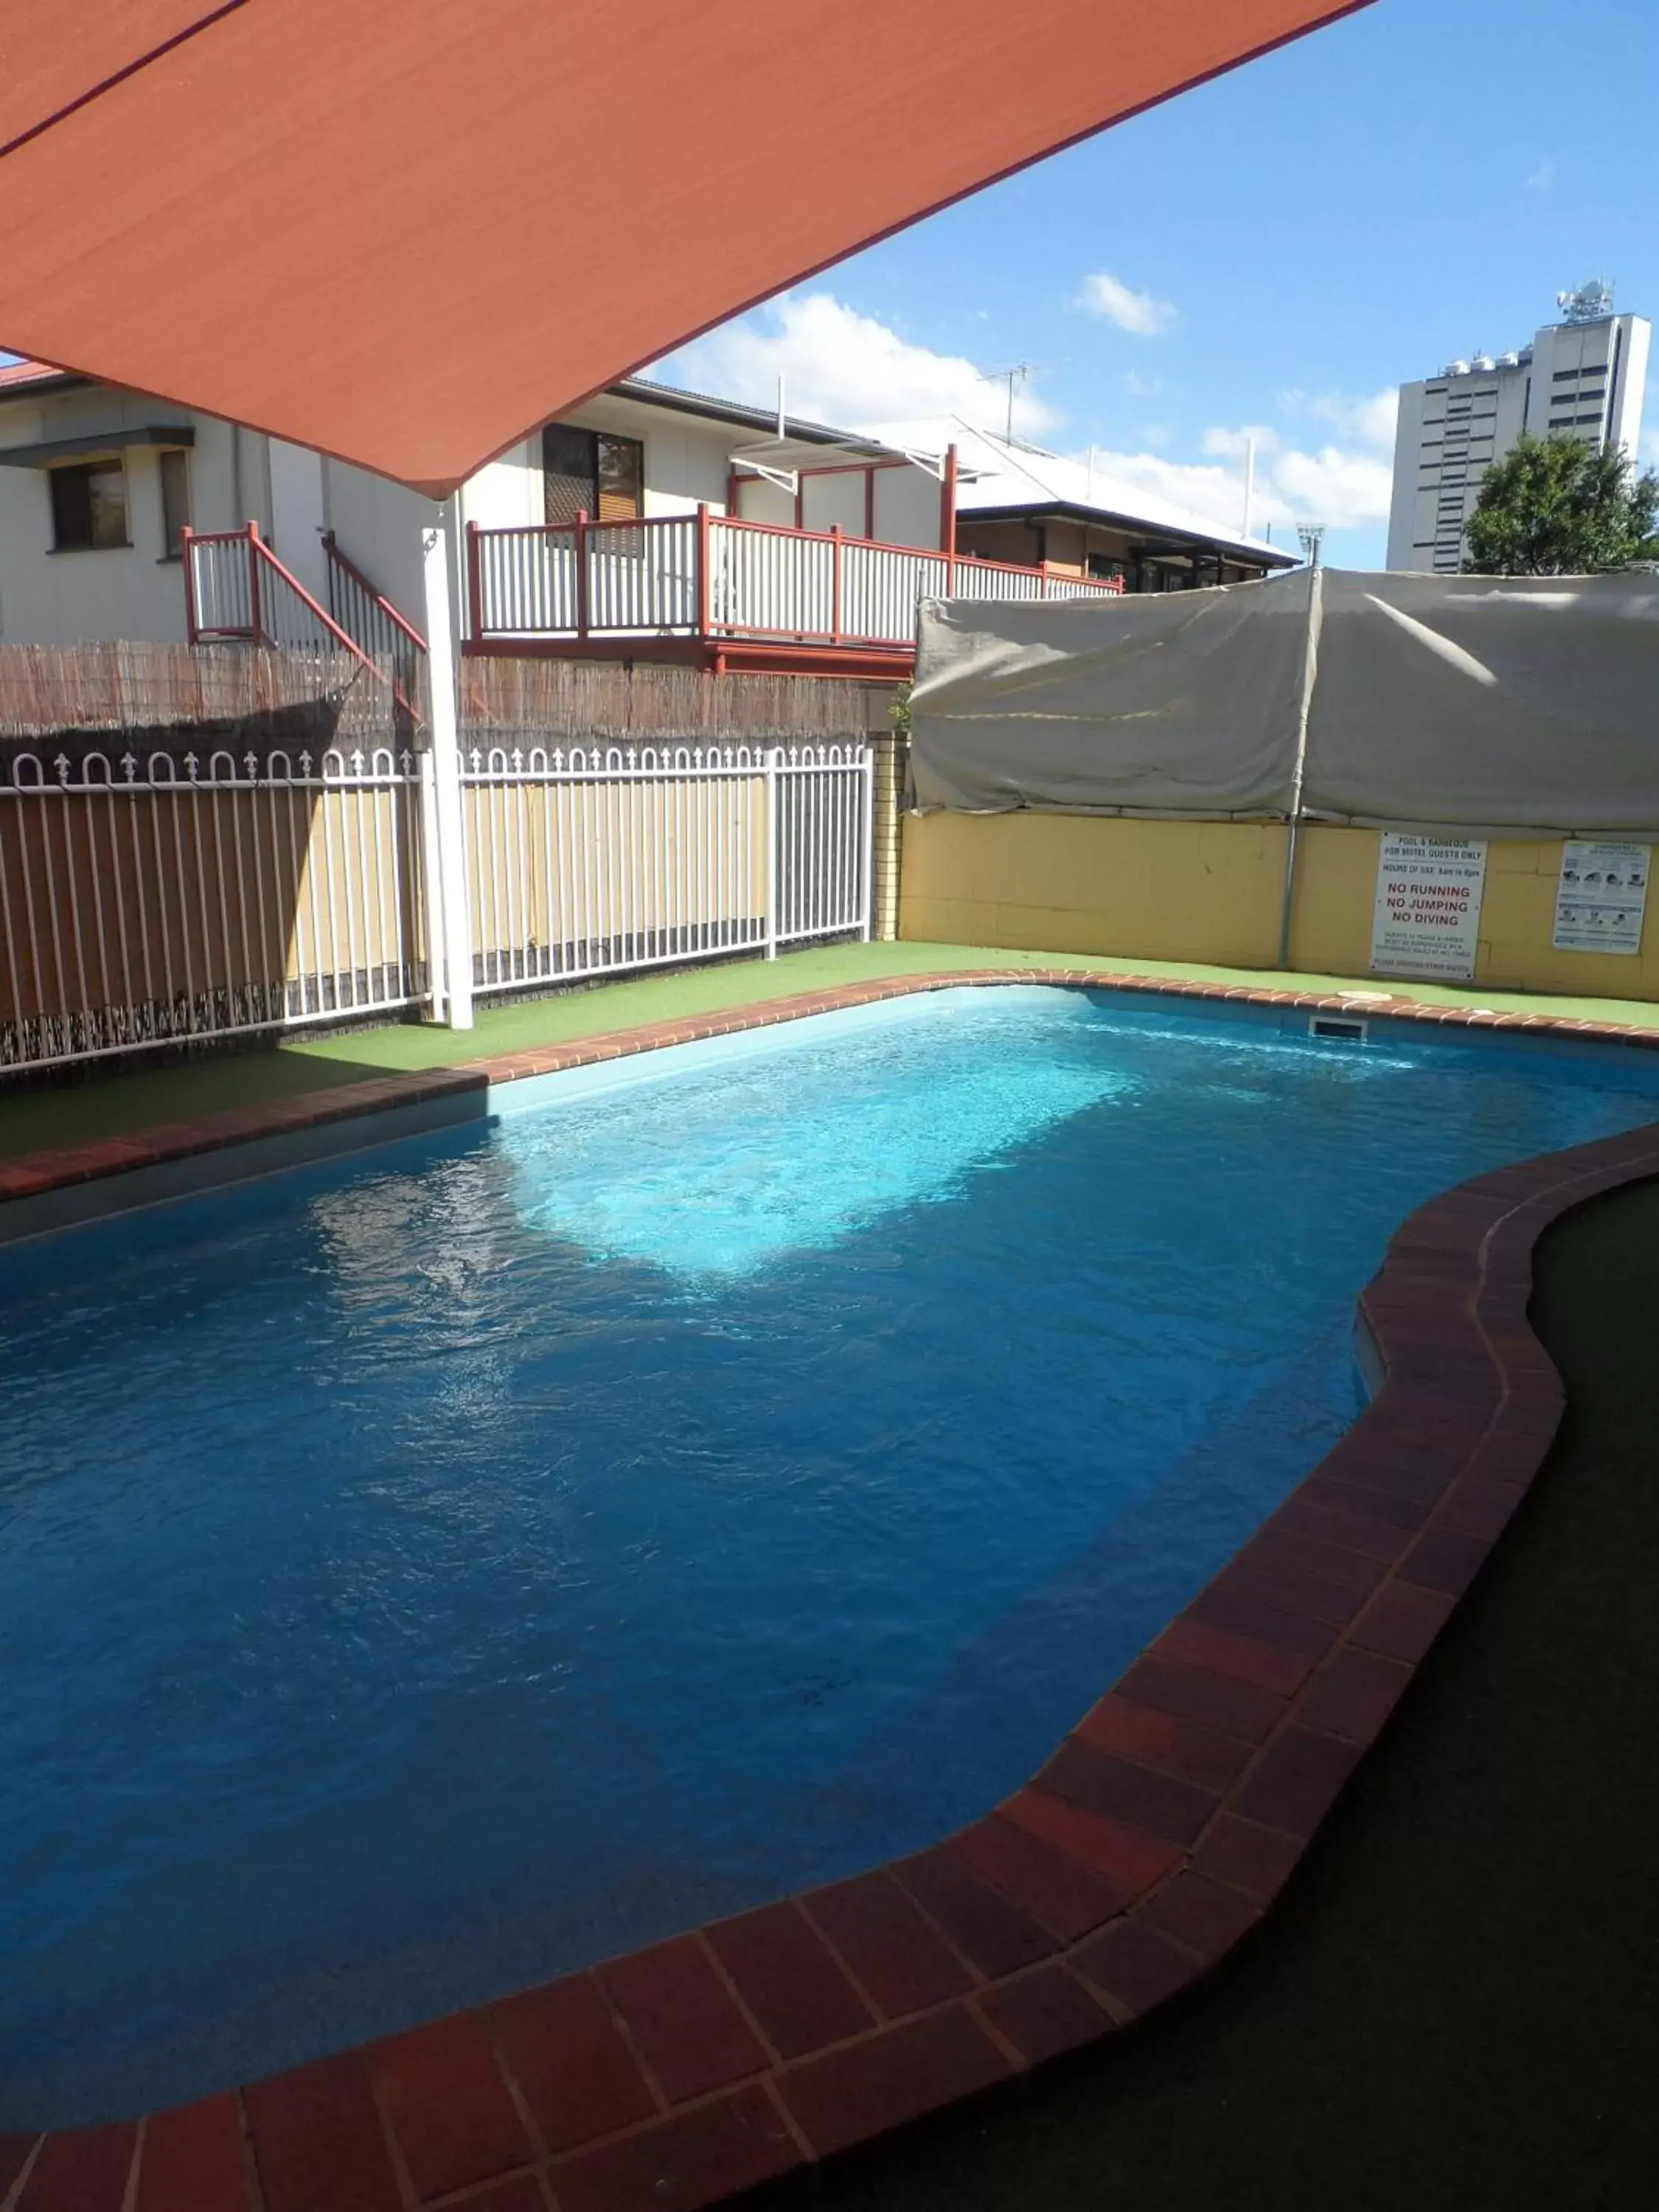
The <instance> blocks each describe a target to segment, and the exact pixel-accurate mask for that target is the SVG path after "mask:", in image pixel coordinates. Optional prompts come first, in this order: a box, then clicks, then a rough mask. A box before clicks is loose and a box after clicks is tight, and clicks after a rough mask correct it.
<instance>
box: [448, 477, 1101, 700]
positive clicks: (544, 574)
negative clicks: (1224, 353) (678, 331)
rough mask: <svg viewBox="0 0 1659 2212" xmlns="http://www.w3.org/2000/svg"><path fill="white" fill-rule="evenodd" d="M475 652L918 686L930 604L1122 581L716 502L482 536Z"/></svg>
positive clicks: (1075, 594)
mask: <svg viewBox="0 0 1659 2212" xmlns="http://www.w3.org/2000/svg"><path fill="white" fill-rule="evenodd" d="M466 543H467V624H466V628H467V635H466V640H465V650H466V651H468V652H470V653H551V654H557V655H561V656H564V655H571V656H576V657H592V658H601V659H653V660H660V659H684V660H690V661H692V662H694V663H696V664H698V665H706V666H710V667H713V668H714V669H716V670H717V671H719V670H726V669H731V670H737V669H773V670H783V671H790V670H794V671H800V672H823V673H835V674H848V675H869V676H877V677H890V678H902V677H906V676H908V674H909V673H910V671H911V668H912V665H913V663H914V659H915V629H916V605H917V602H918V601H919V600H921V599H945V598H956V599H1079V598H1087V597H1093V596H1096V595H1097V594H1099V593H1101V592H1108V593H1111V592H1121V589H1122V585H1121V581H1120V580H1117V579H1115V578H1113V579H1109V580H1106V579H1095V578H1092V577H1085V576H1075V575H1066V574H1060V573H1057V572H1056V571H1054V570H1053V569H1050V568H1020V567H1017V566H1015V565H1014V564H1012V563H1011V562H1000V561H983V560H977V559H974V558H970V557H969V556H966V555H962V554H953V553H945V552H942V551H937V550H930V549H927V548H919V547H916V546H907V545H883V544H874V543H872V542H871V541H870V540H868V539H866V538H852V537H848V536H847V535H845V534H844V533H843V532H840V531H837V530H831V531H825V532H820V531H811V530H792V529H786V528H783V527H781V526H777V525H775V524H769V523H761V522H748V521H742V520H737V519H735V518H732V517H730V516H726V515H721V514H716V513H713V512H712V511H711V510H710V509H709V508H708V507H702V508H699V509H698V510H697V511H696V512H695V513H689V514H679V515H666V516H659V517H653V519H651V520H640V521H624V522H593V521H588V520H584V519H581V518H579V519H578V520H576V521H575V522H574V524H572V525H571V526H568V527H567V528H551V527H532V528H523V529H507V530H488V529H483V528H480V527H478V526H477V525H471V526H469V528H468V531H467V540H466Z"/></svg>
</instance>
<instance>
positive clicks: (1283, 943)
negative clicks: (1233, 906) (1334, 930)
mask: <svg viewBox="0 0 1659 2212" xmlns="http://www.w3.org/2000/svg"><path fill="white" fill-rule="evenodd" d="M1324 605H1325V572H1324V570H1323V569H1322V568H1310V570H1309V572H1308V634H1307V637H1306V640H1305V641H1304V646H1303V650H1302V698H1301V702H1300V704H1299V706H1298V708H1297V718H1296V759H1295V762H1294V763H1293V765H1292V767H1291V811H1290V818H1289V820H1288V822H1287V823H1286V824H1285V891H1284V896H1283V898H1282V900H1281V901H1280V903H1279V966H1280V967H1281V968H1288V967H1289V966H1290V964H1291V919H1292V915H1293V911H1294V906H1295V900H1296V853H1297V835H1298V832H1299V831H1300V829H1301V826H1302V786H1303V781H1304V775H1305V773H1306V769H1307V764H1308V717H1309V714H1310V709H1311V708H1312V706H1313V694H1314V680H1315V678H1316V676H1317V675H1318V673H1319V629H1320V623H1321V621H1322V617H1323V613H1324Z"/></svg>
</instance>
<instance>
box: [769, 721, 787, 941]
mask: <svg viewBox="0 0 1659 2212" xmlns="http://www.w3.org/2000/svg"><path fill="white" fill-rule="evenodd" d="M782 758H783V752H782V749H781V747H780V746H777V745H774V746H772V747H771V749H770V750H769V752H768V753H767V756H766V957H767V958H768V959H769V960H775V959H776V958H777V957H778V878H779V873H780V871H779V868H778V763H779V762H780V761H781V759H782Z"/></svg>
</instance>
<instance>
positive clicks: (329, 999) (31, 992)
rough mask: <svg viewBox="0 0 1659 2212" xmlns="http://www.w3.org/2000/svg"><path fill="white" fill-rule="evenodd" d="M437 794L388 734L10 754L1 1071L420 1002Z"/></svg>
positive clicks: (2, 903)
mask: <svg viewBox="0 0 1659 2212" xmlns="http://www.w3.org/2000/svg"><path fill="white" fill-rule="evenodd" d="M420 792H421V776H420V773H419V767H418V763H416V761H415V760H414V758H413V757H411V756H410V754H409V753H407V752H404V753H402V754H399V755H394V754H393V753H392V751H391V750H389V749H387V748H384V747H382V748H378V749H376V750H373V751H369V752H362V751H352V752H349V753H348V752H342V751H337V750H331V751H328V752H325V753H323V754H322V755H321V756H320V757H317V758H313V756H312V755H311V754H309V753H307V752H301V753H299V754H297V755H295V756H293V757H290V756H289V754H287V753H286V752H283V751H280V750H278V751H270V752H267V753H265V754H264V755H263V756H262V755H260V754H258V753H254V752H248V753H246V754H244V755H243V756H242V757H241V758H240V760H238V759H236V758H234V757H233V756H232V755H231V754H230V753H229V752H228V751H223V750H220V751H215V752H212V753H210V754H209V755H208V756H207V757H206V758H205V759H203V758H202V757H200V756H198V755H197V754H195V753H187V754H185V756H184V757H183V758H182V759H181V760H180V759H176V758H175V757H174V756H173V754H171V753H168V752H161V751H155V752H148V753H145V754H143V755H142V756H141V755H139V754H137V753H135V752H127V753H125V754H123V755H122V756H121V757H119V758H118V759H112V758H111V757H110V756H109V755H108V754H106V753H103V752H98V751H93V752H88V753H87V754H85V756H84V757H82V758H81V759H80V760H78V761H76V762H71V761H70V758H69V757H68V756H67V755H66V754H63V753H60V754H58V756H57V757H55V758H54V759H53V760H52V761H51V762H50V763H47V762H45V761H43V760H42V759H41V758H40V756H39V755H38V754H36V753H33V752H24V753H21V754H19V755H17V756H15V757H14V758H13V759H11V760H10V761H9V762H7V763H4V764H3V765H0V929H3V933H4V939H5V951H4V955H3V960H0V1068H6V1067H21V1066H42V1065H49V1064H52V1063H54V1062H58V1061H64V1060H91V1059H97V1058H100V1057H103V1056H105V1055H107V1054H112V1053H125V1052H132V1051H136V1050H139V1049H142V1048H145V1047H147V1046H157V1045H165V1044H174V1043H178V1042H182V1041H185V1040H188V1039H195V1038H203V1037H210V1036H224V1035H227V1034H229V1033H233V1032H236V1031H253V1030H274V1029H288V1028H293V1027H296V1026H299V1025H301V1024H307V1023H313V1022H319V1021H327V1020H333V1019H337V1018H340V1017H341V1016H343V1015H349V1014H362V1013H374V1012H393V1011H396V1010H397V1009H399V1008H401V1007H404V1006H411V1005H414V1004H416V1003H418V1002H419V1001H420V1000H422V998H423V996H424V995H425V993H426V989H427V980H426V963H425V957H424V953H423V951H422V944H423V937H422V929H421V927H420V911H421V900H422V857H421V856H422V847H423V844H424V842H425V841H424V840H423V838H422V832H421V804H420Z"/></svg>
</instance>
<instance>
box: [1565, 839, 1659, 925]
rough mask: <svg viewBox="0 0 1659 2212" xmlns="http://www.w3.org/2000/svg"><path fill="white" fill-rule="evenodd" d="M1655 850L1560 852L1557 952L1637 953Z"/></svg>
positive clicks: (1577, 847) (1574, 848)
mask: <svg viewBox="0 0 1659 2212" xmlns="http://www.w3.org/2000/svg"><path fill="white" fill-rule="evenodd" d="M1652 860H1653V848H1652V846H1651V845H1592V844H1588V843H1586V844H1580V843H1578V842H1572V843H1570V844H1566V845H1564V846H1563V847H1562V848H1561V878H1560V882H1559V884H1558V885H1557V887H1556V893H1555V949H1556V951H1558V952H1639V951H1641V950H1642V918H1643V916H1644V914H1645V913H1646V912H1647V903H1648V871H1649V867H1650V864H1651V862H1652Z"/></svg>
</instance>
